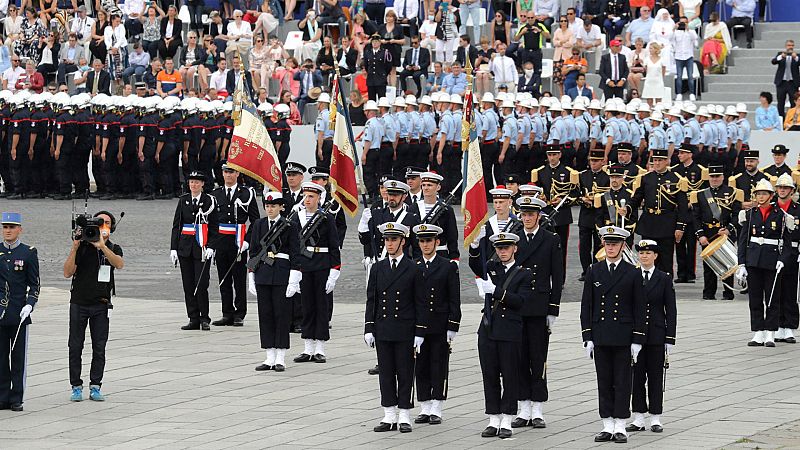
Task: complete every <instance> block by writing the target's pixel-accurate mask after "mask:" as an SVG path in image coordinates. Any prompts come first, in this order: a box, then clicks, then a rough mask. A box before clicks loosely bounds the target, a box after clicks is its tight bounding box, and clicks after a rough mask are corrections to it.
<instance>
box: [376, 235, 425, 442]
mask: <svg viewBox="0 0 800 450" xmlns="http://www.w3.org/2000/svg"><path fill="white" fill-rule="evenodd" d="M378 231H379V232H380V233H381V235H383V239H384V241H385V243H384V248H386V253H387V258H384V259H381V260H380V261H378V262H376V263H375V266H374V267H373V268H372V270H371V271H370V273H369V281H368V282H367V305H366V311H365V315H364V342H366V343H367V345H368V346H370V347H375V348H376V351H377V353H378V365H379V366H380V373H379V374H378V377H379V385H380V391H381V406H382V407H383V419H382V420H381V422H380V423H379V424H378V425H377V426H376V427H375V428H373V431H375V432H378V433H381V432H386V431H393V430H397V429H398V422H399V428H400V432H401V433H410V432H411V408H412V407H413V406H414V399H413V397H412V394H411V391H412V385H413V383H414V363H415V361H414V360H415V358H416V356H417V352H418V351H419V350H420V348H421V347H422V344H423V343H424V341H425V337H424V335H423V333H424V332H425V330H426V325H427V322H426V318H427V317H428V314H427V313H426V308H425V305H424V294H423V291H422V287H423V285H422V280H421V277H422V275H421V273H420V272H421V271H420V269H419V266H418V265H417V264H415V263H414V262H413V261H412V260H411V257H410V256H409V255H406V254H405V253H403V247H405V246H406V244H405V242H403V241H405V240H406V239H408V238H409V237H408V236H409V228H408V227H407V226H405V225H403V224H402V223H399V222H386V223H382V224H380V225H379V226H378ZM427 309H429V308H427Z"/></svg>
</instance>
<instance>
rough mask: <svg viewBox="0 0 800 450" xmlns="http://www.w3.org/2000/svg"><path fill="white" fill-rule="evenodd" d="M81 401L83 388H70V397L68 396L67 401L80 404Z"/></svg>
mask: <svg viewBox="0 0 800 450" xmlns="http://www.w3.org/2000/svg"><path fill="white" fill-rule="evenodd" d="M82 400H83V386H72V395H70V396H69V401H71V402H80V401H82Z"/></svg>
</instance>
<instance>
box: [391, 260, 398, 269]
mask: <svg viewBox="0 0 800 450" xmlns="http://www.w3.org/2000/svg"><path fill="white" fill-rule="evenodd" d="M394 269H397V260H396V259H394V258H392V270H394Z"/></svg>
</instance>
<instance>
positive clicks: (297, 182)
mask: <svg viewBox="0 0 800 450" xmlns="http://www.w3.org/2000/svg"><path fill="white" fill-rule="evenodd" d="M283 173H284V174H285V176H286V186H285V187H284V188H283V192H282V194H283V209H282V210H281V215H282V216H284V217H287V216H288V215H289V214H291V213H292V209H293V208H294V207H295V206H296V205H299V204H301V203H302V202H303V181H305V173H306V166H304V165H302V164H300V163H296V162H287V163H286V169H284V171H283ZM289 301H291V303H292V310H291V316H290V326H289V330H290V331H291V332H292V333H300V332H301V331H302V329H301V327H300V324H301V323H302V322H303V308H302V305H301V304H300V294H294V295H293V296H292V297H291V298H290V299H289Z"/></svg>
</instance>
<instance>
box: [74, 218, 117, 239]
mask: <svg viewBox="0 0 800 450" xmlns="http://www.w3.org/2000/svg"><path fill="white" fill-rule="evenodd" d="M103 228H106V224H105V221H104V220H103V218H102V217H92V216H91V215H88V214H81V215H79V216H76V217H75V227H74V231H73V237H74V239H75V240H76V241H77V240H80V241H83V242H97V241H99V240H100V236H101V233H102V232H105V234H106V236H108V230H107V229H105V230H101V229H103Z"/></svg>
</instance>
